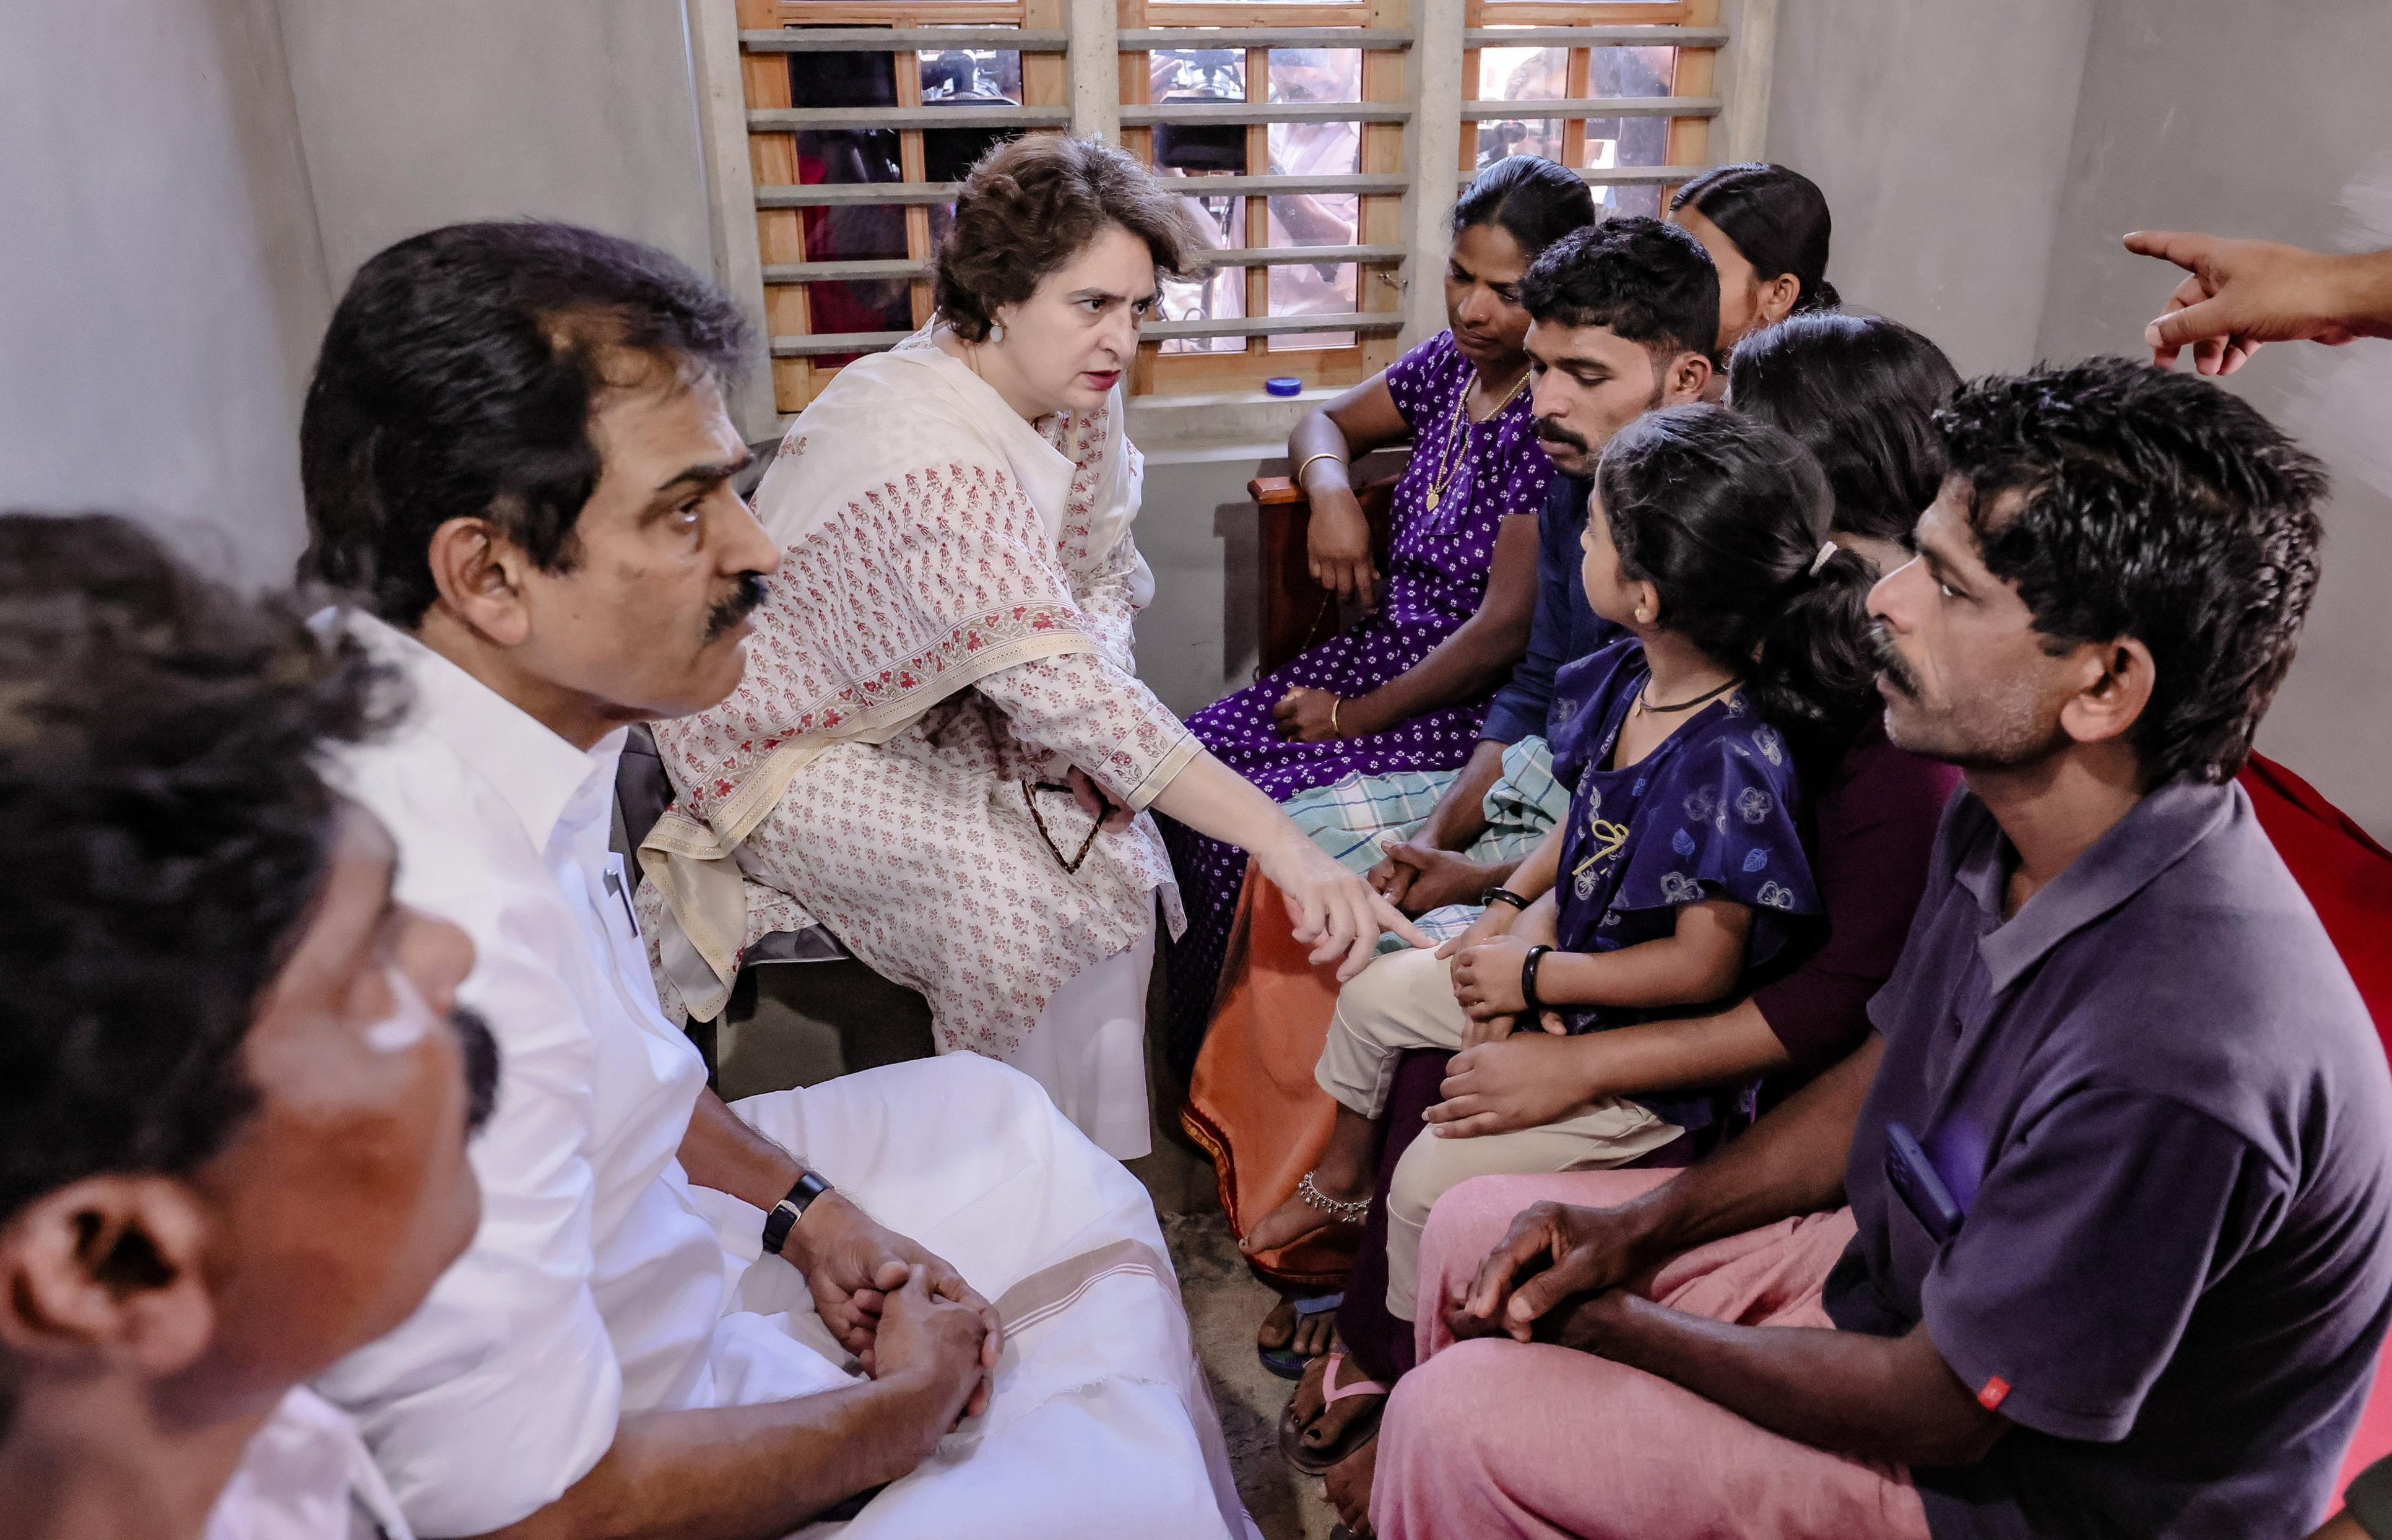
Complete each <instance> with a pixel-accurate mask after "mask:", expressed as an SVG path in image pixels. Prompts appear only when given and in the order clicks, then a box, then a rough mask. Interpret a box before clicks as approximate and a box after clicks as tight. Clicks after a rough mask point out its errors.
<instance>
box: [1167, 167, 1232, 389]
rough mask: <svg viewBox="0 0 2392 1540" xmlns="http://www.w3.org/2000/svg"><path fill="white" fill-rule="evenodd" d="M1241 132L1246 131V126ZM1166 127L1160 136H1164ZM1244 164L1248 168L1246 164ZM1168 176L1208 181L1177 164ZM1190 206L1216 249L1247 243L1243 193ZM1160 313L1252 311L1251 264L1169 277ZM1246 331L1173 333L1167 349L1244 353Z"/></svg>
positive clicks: (1176, 317) (1214, 316) (1201, 316)
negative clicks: (1248, 291)
mask: <svg viewBox="0 0 2392 1540" xmlns="http://www.w3.org/2000/svg"><path fill="white" fill-rule="evenodd" d="M1238 132H1239V133H1241V134H1242V133H1244V132H1245V131H1244V130H1243V129H1240V130H1239V131H1238ZM1162 137H1163V135H1162V130H1161V129H1160V128H1158V129H1157V130H1156V131H1155V139H1156V142H1157V143H1158V144H1160V143H1161V142H1162ZM1241 170H1242V168H1241ZM1163 175H1165V176H1167V177H1172V178H1174V179H1178V178H1182V177H1186V178H1187V179H1188V180H1190V181H1195V182H1202V177H1201V176H1196V177H1188V176H1187V174H1186V173H1185V172H1183V171H1180V170H1177V169H1176V168H1173V169H1168V170H1165V171H1164V172H1163ZM1183 201H1184V202H1185V203H1186V204H1187V207H1188V212H1189V214H1191V215H1193V216H1194V217H1195V220H1196V227H1197V229H1198V231H1199V232H1200V233H1202V235H1203V237H1204V238H1205V239H1206V241H1207V242H1208V243H1209V244H1210V245H1211V246H1212V248H1213V249H1214V250H1215V251H1224V250H1227V249H1228V248H1230V247H1235V246H1243V245H1244V244H1246V201H1245V200H1244V199H1242V198H1202V197H1197V196H1194V195H1192V194H1191V195H1189V196H1188V197H1187V198H1185V199H1184V200H1183ZM1155 311H1156V317H1157V318H1158V319H1161V320H1166V321H1201V320H1221V319H1226V318H1228V317H1233V316H1235V317H1242V316H1244V315H1245V313H1246V270H1245V269H1244V268H1242V267H1220V268H1215V270H1214V271H1213V272H1212V273H1211V274H1210V275H1209V276H1206V277H1202V278H1191V279H1185V280H1176V279H1170V278H1166V279H1164V280H1163V283H1162V285H1161V291H1160V293H1159V294H1158V296H1157V303H1156V305H1155ZM1245 346H1246V343H1245V339H1244V338H1242V337H1171V338H1166V339H1164V341H1163V344H1162V351H1163V352H1164V353H1241V352H1243V351H1245Z"/></svg>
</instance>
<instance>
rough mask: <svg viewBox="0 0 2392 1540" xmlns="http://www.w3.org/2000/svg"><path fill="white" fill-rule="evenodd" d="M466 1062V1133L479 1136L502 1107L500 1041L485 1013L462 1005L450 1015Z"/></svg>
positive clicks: (451, 1024) (451, 1025)
mask: <svg viewBox="0 0 2392 1540" xmlns="http://www.w3.org/2000/svg"><path fill="white" fill-rule="evenodd" d="M448 1025H449V1027H450V1028H451V1029H454V1030H455V1032H456V1034H457V1046H458V1047H459V1048H460V1049H461V1050H462V1051H463V1055H464V1059H465V1132H466V1133H467V1134H469V1135H470V1134H475V1133H479V1132H482V1125H483V1124H484V1123H487V1122H488V1121H489V1120H490V1113H491V1112H492V1111H493V1110H494V1109H496V1107H497V1106H498V1105H499V1040H498V1037H497V1035H496V1034H495V1033H493V1032H492V1031H491V1030H490V1024H489V1023H488V1022H487V1021H486V1020H484V1019H483V1017H482V1013H481V1012H479V1011H476V1010H474V1008H473V1007H472V1006H470V1005H460V1006H457V1007H456V1008H455V1009H453V1010H451V1011H450V1012H449V1013H448Z"/></svg>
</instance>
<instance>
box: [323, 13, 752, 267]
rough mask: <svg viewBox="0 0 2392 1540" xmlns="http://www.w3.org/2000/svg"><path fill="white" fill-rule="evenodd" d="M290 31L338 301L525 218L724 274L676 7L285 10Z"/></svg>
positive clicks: (326, 244) (684, 45)
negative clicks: (399, 244)
mask: <svg viewBox="0 0 2392 1540" xmlns="http://www.w3.org/2000/svg"><path fill="white" fill-rule="evenodd" d="M282 28H283V38H284V43H285V46H286V47H287V48H288V50H289V55H290V60H291V79H292V82H293V92H294V93H295V96H296V99H297V103H298V113H299V122H300V125H301V130H302V132H303V133H304V135H305V140H306V146H307V163H308V167H309V169H310V171H311V172H312V174H313V175H314V178H315V184H316V206H317V214H318V220H319V222H320V224H321V226H322V228H323V239H324V253H325V257H326V259H327V262H328V264H329V265H330V267H331V274H332V279H333V282H334V283H335V284H340V283H344V282H346V281H347V279H348V276H349V275H350V274H351V273H353V272H355V271H356V270H357V265H358V264H360V263H362V262H363V261H364V260H365V259H366V258H367V257H369V256H371V255H372V254H373V253H374V252H377V251H380V250H381V249H382V248H383V247H384V246H386V245H388V244H389V243H390V242H392V241H394V240H396V239H400V238H401V237H403V236H409V235H413V234H415V233H416V232H417V231H419V230H425V229H430V228H432V227H434V226H439V225H447V224H452V223H454V222H456V221H458V220H463V219H484V218H504V217H508V216H511V215H518V214H536V215H539V216H542V217H545V218H551V219H565V220H570V221H572V222H574V223H576V224H581V225H589V226H594V227H596V228H599V229H603V230H607V231H611V232H613V233H615V234H617V235H625V236H630V237H633V238H634V239H640V240H645V241H649V242H651V243H653V244H656V245H658V246H661V247H663V248H664V249H665V250H667V251H669V252H673V253H674V254H675V255H677V256H679V257H681V258H682V260H683V261H684V262H687V263H688V264H690V265H692V266H693V267H695V268H696V269H697V270H698V271H699V272H701V273H707V272H711V271H712V270H713V256H712V248H711V246H710V245H709V239H710V238H709V236H708V226H707V210H706V182H705V173H704V163H703V162H702V161H701V159H700V157H699V153H698V139H697V110H696V105H695V97H694V96H693V95H692V87H691V84H690V74H689V55H688V49H687V44H686V39H685V37H684V33H683V26H682V6H681V5H680V4H679V3H678V0H285V3H284V5H283V6H282Z"/></svg>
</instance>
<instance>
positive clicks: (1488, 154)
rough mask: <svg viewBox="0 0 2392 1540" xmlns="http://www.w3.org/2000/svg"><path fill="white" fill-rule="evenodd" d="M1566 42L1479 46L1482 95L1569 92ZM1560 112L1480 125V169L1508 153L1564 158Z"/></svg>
mask: <svg viewBox="0 0 2392 1540" xmlns="http://www.w3.org/2000/svg"><path fill="white" fill-rule="evenodd" d="M1568 86H1569V50H1568V49H1566V48H1482V49H1480V50H1479V52H1478V99H1479V100H1480V101H1558V100H1560V99H1562V98H1563V97H1566V96H1568V95H1569V89H1568ZM1562 128H1563V123H1562V120H1561V119H1559V118H1531V117H1527V116H1522V117H1519V118H1507V119H1490V120H1488V121H1485V122H1482V123H1479V125H1478V169H1479V170H1481V171H1484V170H1486V169H1487V168H1488V166H1491V165H1493V164H1494V163H1495V162H1498V161H1500V160H1501V159H1503V157H1505V156H1506V155H1541V156H1543V157H1545V159H1547V160H1549V161H1558V160H1560V159H1562Z"/></svg>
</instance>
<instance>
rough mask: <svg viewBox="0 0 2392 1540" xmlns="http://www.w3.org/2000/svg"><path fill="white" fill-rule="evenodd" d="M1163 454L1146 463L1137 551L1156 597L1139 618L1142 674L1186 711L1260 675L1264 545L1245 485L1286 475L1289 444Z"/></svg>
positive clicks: (1157, 691) (1172, 704) (1166, 700)
mask: <svg viewBox="0 0 2392 1540" xmlns="http://www.w3.org/2000/svg"><path fill="white" fill-rule="evenodd" d="M1267 453H1268V446H1260V445H1256V446H1246V447H1245V448H1243V449H1223V450H1219V451H1215V452H1211V453H1206V452H1203V451H1163V452H1161V453H1157V454H1154V455H1150V457H1149V459H1148V460H1147V467H1146V500H1145V502H1144V504H1143V505H1142V506H1141V507H1140V509H1139V511H1138V516H1137V549H1138V550H1139V552H1140V553H1141V554H1142V555H1144V556H1145V558H1146V563H1147V565H1148V566H1150V567H1151V568H1153V569H1154V602H1153V603H1152V604H1150V605H1149V606H1147V609H1146V611H1145V613H1144V614H1142V615H1139V616H1138V617H1137V672H1138V677H1139V678H1140V679H1144V680H1145V681H1146V682H1147V684H1148V685H1149V687H1150V688H1151V689H1152V690H1153V691H1154V692H1155V694H1156V695H1157V696H1158V697H1160V698H1161V699H1162V701H1163V705H1167V706H1169V707H1170V708H1171V709H1172V710H1174V711H1176V712H1178V713H1179V714H1180V715H1181V716H1183V717H1184V716H1186V715H1187V714H1188V713H1189V712H1191V711H1194V710H1196V709H1198V708H1199V707H1201V706H1205V705H1211V704H1212V703H1213V702H1215V701H1216V700H1218V699H1220V698H1221V697H1222V696H1223V695H1225V694H1227V693H1228V692H1230V691H1232V690H1235V689H1237V688H1239V687H1240V686H1241V685H1243V684H1246V683H1248V682H1249V681H1250V680H1251V679H1253V678H1254V642H1255V638H1256V636H1257V635H1258V632H1257V629H1256V628H1257V626H1258V624H1259V611H1258V608H1257V605H1258V603H1259V601H1258V600H1257V598H1256V597H1255V596H1256V594H1257V592H1258V590H1259V587H1260V567H1259V560H1260V554H1259V547H1258V546H1257V544H1256V539H1255V524H1254V502H1253V501H1252V499H1250V498H1248V497H1247V496H1246V483H1247V482H1248V481H1250V480H1252V479H1253V478H1254V477H1255V476H1258V475H1285V474H1286V473H1287V460H1286V455H1285V451H1284V446H1281V448H1280V454H1279V456H1278V458H1276V459H1266V458H1265V456H1266V455H1267Z"/></svg>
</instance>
